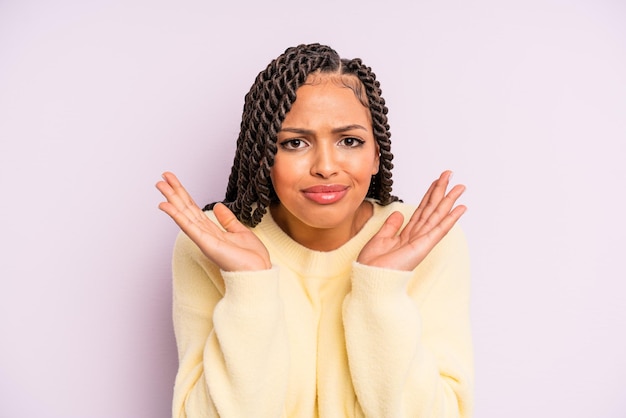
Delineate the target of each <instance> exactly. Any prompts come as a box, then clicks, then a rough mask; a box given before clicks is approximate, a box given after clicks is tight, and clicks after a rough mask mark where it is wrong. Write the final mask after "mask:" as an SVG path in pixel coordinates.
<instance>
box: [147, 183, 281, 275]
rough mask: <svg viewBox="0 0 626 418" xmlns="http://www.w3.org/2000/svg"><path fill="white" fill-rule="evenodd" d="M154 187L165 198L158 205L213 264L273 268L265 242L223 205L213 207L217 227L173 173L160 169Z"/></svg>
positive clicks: (241, 268)
mask: <svg viewBox="0 0 626 418" xmlns="http://www.w3.org/2000/svg"><path fill="white" fill-rule="evenodd" d="M156 187H157V189H159V191H160V192H161V194H163V196H164V197H165V198H166V199H167V202H161V203H160V204H159V209H161V210H162V211H163V212H165V213H167V214H168V215H169V216H170V217H171V218H172V219H173V220H174V222H176V224H177V225H178V226H179V227H180V229H182V230H183V232H184V233H185V234H187V236H188V237H189V238H191V240H192V241H193V242H195V243H196V245H197V246H198V247H199V248H200V250H201V251H202V252H203V253H204V255H206V256H207V257H208V258H209V259H210V260H211V261H212V262H213V263H215V265H217V266H218V267H219V268H220V269H222V270H224V271H253V270H267V269H270V268H272V263H271V261H270V256H269V253H268V252H267V249H266V248H265V245H263V243H262V242H261V241H260V240H259V239H258V238H257V236H256V235H254V234H253V233H252V231H250V230H249V229H248V228H246V227H245V226H244V225H243V224H242V223H241V222H239V220H238V219H237V217H236V216H235V214H233V213H232V212H231V211H230V209H228V208H227V207H226V206H225V205H223V204H221V203H218V204H217V205H215V207H214V208H213V213H214V214H215V217H216V219H217V221H218V222H219V223H220V225H221V226H222V227H223V228H224V229H222V228H220V227H219V226H218V225H217V224H215V223H214V222H213V221H211V220H210V219H209V218H208V217H207V216H206V214H205V213H204V212H203V211H202V210H201V209H200V208H199V207H198V205H196V203H195V202H194V201H193V199H192V198H191V196H189V193H187V190H185V188H184V187H183V185H182V184H181V183H180V181H179V180H178V179H177V178H176V176H175V175H174V174H173V173H168V172H166V173H163V180H162V181H159V182H158V183H157V184H156Z"/></svg>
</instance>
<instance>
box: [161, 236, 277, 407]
mask: <svg viewBox="0 0 626 418" xmlns="http://www.w3.org/2000/svg"><path fill="white" fill-rule="evenodd" d="M173 272H174V289H173V292H174V301H173V320H174V331H175V333H176V342H177V346H178V355H179V369H178V374H177V376H176V383H175V388H174V401H173V416H174V417H177V418H180V417H189V418H196V417H218V416H219V417H244V416H258V417H280V416H281V414H282V411H283V407H284V399H285V394H286V388H287V378H288V372H287V370H288V367H289V354H288V341H287V336H286V326H285V318H284V314H283V308H282V302H281V299H280V297H279V294H278V272H277V271H276V269H270V270H262V271H255V272H238V273H235V272H223V271H220V270H219V269H218V268H217V267H216V266H215V265H214V264H213V263H211V262H210V261H209V260H208V259H207V258H206V257H204V255H203V254H202V253H201V252H200V250H199V249H198V248H197V246H196V245H195V244H194V243H193V242H192V241H191V240H190V239H189V238H188V237H187V236H186V235H184V234H180V236H179V238H178V239H177V243H176V247H175V251H174V258H173Z"/></svg>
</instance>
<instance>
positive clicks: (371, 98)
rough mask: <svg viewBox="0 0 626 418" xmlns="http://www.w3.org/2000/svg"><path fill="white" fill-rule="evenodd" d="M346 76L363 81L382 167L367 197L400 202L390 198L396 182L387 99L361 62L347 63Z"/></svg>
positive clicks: (345, 65) (394, 197) (346, 61)
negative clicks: (351, 75) (392, 173)
mask: <svg viewBox="0 0 626 418" xmlns="http://www.w3.org/2000/svg"><path fill="white" fill-rule="evenodd" d="M343 62H344V68H345V69H344V73H345V74H354V75H355V76H357V77H358V79H359V80H361V83H363V86H364V87H365V91H366V94H367V101H368V106H369V108H370V112H371V114H372V129H373V131H374V138H376V141H377V142H378V146H379V148H380V167H379V170H378V173H377V174H376V176H375V177H374V178H373V179H372V183H371V184H370V190H369V191H368V193H367V197H370V198H374V199H377V200H378V201H379V202H380V203H381V204H382V205H387V204H389V203H391V202H395V201H397V200H399V199H398V198H397V197H396V196H393V195H391V189H392V185H393V180H392V179H391V170H392V169H393V163H392V162H391V161H392V160H393V154H392V153H391V132H390V131H389V129H390V127H389V122H388V119H387V113H388V109H387V106H386V105H385V99H383V97H382V90H381V88H380V83H379V82H378V80H376V75H375V74H374V73H373V72H372V69H371V68H370V67H368V66H366V65H363V62H362V61H361V59H359V58H355V59H353V60H344V61H343Z"/></svg>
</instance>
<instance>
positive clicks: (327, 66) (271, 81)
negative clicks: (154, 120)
mask: <svg viewBox="0 0 626 418" xmlns="http://www.w3.org/2000/svg"><path fill="white" fill-rule="evenodd" d="M315 73H321V74H327V73H328V74H339V75H342V76H343V75H348V76H354V77H356V78H357V79H358V80H360V83H361V84H362V88H361V87H360V86H358V87H356V88H354V87H352V86H351V85H349V84H347V85H346V87H350V88H352V89H353V90H354V91H355V94H356V95H357V98H358V99H359V100H360V101H361V103H363V104H364V105H365V106H366V107H368V108H369V109H370V112H371V116H372V128H373V133H374V138H375V139H376V141H377V143H378V146H379V149H380V163H379V165H380V166H379V170H378V173H377V174H376V175H374V176H372V181H371V184H370V188H369V190H368V192H367V197H370V198H373V199H376V200H377V201H378V202H379V203H380V204H382V205H387V204H389V203H391V202H394V201H397V200H398V198H397V197H395V196H392V195H391V186H392V184H393V181H392V180H391V169H392V168H393V164H392V163H391V160H392V159H393V155H392V154H391V141H390V137H391V133H390V132H389V124H388V122H387V107H386V106H385V100H384V99H383V98H382V96H381V89H380V83H379V82H378V81H376V76H375V74H374V73H373V72H372V70H371V68H370V67H367V66H365V65H363V63H362V61H361V60H360V59H359V58H356V59H352V60H347V59H341V58H340V57H339V55H338V54H337V52H336V51H335V50H333V49H332V48H330V47H328V46H325V45H320V44H317V43H315V44H308V45H299V46H296V47H291V48H288V49H287V50H285V52H284V53H283V54H282V55H280V56H279V57H278V58H276V59H275V60H273V61H272V62H271V63H270V64H269V65H268V66H267V68H266V69H265V70H264V71H261V72H260V73H259V75H258V76H257V77H256V79H255V81H254V84H253V85H252V87H251V89H250V91H249V92H248V94H246V96H245V101H244V106H243V115H242V118H241V126H240V132H239V137H238V138H237V150H236V153H235V159H234V161H233V166H232V168H231V172H230V177H229V179H228V187H227V189H226V196H225V198H224V201H223V203H224V204H225V205H226V206H227V207H228V208H229V209H230V210H231V211H232V212H233V213H234V214H235V216H236V217H237V218H238V219H239V221H241V222H242V223H243V224H245V225H248V226H250V227H254V226H255V225H256V224H258V223H259V222H260V221H261V218H262V217H263V215H264V214H265V213H266V212H267V209H268V207H269V205H270V204H271V203H273V202H276V201H278V197H277V196H276V193H275V192H274V188H273V186H272V180H271V178H270V168H271V167H272V166H273V165H274V157H275V155H276V151H277V146H276V139H277V136H278V132H279V131H280V129H281V125H282V123H283V121H284V119H285V115H286V114H287V113H288V112H289V110H290V109H291V106H292V105H293V103H294V101H295V100H296V90H298V88H299V87H300V86H302V85H303V84H305V83H306V80H307V77H308V76H309V75H310V74H315ZM350 84H352V83H350ZM363 89H364V90H365V96H366V97H360V96H361V95H362V94H361V91H362V90H363ZM216 203H217V202H214V203H210V204H208V205H206V206H205V207H204V210H210V209H213V207H214V206H215V204H216Z"/></svg>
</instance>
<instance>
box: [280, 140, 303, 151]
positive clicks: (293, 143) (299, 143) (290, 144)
mask: <svg viewBox="0 0 626 418" xmlns="http://www.w3.org/2000/svg"><path fill="white" fill-rule="evenodd" d="M280 146H281V147H282V148H284V149H287V150H292V149H299V148H304V147H305V146H306V142H304V141H303V140H301V139H288V140H286V141H283V142H281V143H280Z"/></svg>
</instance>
